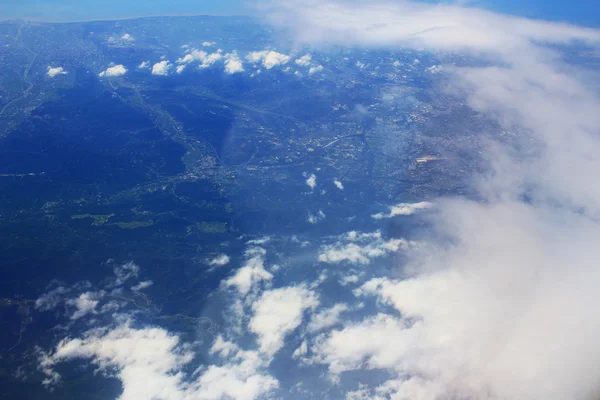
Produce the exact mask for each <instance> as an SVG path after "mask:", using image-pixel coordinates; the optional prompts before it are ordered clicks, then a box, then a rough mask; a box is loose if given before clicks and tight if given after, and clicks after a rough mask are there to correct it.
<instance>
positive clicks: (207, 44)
mask: <svg viewBox="0 0 600 400" xmlns="http://www.w3.org/2000/svg"><path fill="white" fill-rule="evenodd" d="M216 44H217V43H216V42H202V46H204V47H212V46H214V45H216Z"/></svg>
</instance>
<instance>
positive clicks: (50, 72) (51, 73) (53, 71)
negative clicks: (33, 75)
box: [46, 66, 67, 78]
mask: <svg viewBox="0 0 600 400" xmlns="http://www.w3.org/2000/svg"><path fill="white" fill-rule="evenodd" d="M46 75H47V76H48V77H49V78H54V77H55V76H58V75H67V71H65V69H64V68H63V67H51V66H48V68H47V69H46Z"/></svg>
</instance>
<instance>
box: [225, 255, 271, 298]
mask: <svg viewBox="0 0 600 400" xmlns="http://www.w3.org/2000/svg"><path fill="white" fill-rule="evenodd" d="M251 250H252V251H250V252H249V253H248V255H249V256H250V258H249V259H248V260H246V262H245V263H244V265H243V266H242V267H241V268H240V269H239V270H237V272H236V273H235V275H233V276H232V277H231V278H228V279H226V280H225V281H224V282H223V285H225V286H228V287H231V286H232V287H235V288H236V289H237V291H238V292H239V293H240V294H241V295H242V296H245V295H247V294H248V293H249V292H250V290H251V289H252V288H253V287H254V286H256V285H257V284H258V283H260V282H261V281H270V280H271V279H273V274H271V273H270V272H268V271H267V270H266V269H265V258H264V257H265V254H267V252H266V251H265V250H264V249H262V248H260V247H256V248H253V249H251Z"/></svg>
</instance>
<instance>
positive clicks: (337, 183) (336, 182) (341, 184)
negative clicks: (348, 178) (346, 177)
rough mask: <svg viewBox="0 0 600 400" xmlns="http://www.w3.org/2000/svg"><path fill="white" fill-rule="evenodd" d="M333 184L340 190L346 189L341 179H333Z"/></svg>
mask: <svg viewBox="0 0 600 400" xmlns="http://www.w3.org/2000/svg"><path fill="white" fill-rule="evenodd" d="M333 184H334V185H335V187H337V188H338V189H340V190H344V184H343V183H342V182H340V181H339V180H337V179H335V180H334V181H333Z"/></svg>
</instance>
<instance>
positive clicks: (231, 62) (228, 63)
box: [225, 52, 244, 75]
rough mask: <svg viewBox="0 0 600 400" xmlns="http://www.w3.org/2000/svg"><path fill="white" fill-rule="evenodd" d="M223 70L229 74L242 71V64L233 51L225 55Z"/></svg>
mask: <svg viewBox="0 0 600 400" xmlns="http://www.w3.org/2000/svg"><path fill="white" fill-rule="evenodd" d="M225 72H226V73H228V74H230V75H231V74H236V73H239V72H244V64H243V63H242V60H240V58H239V57H238V55H237V54H236V53H235V52H233V53H229V54H226V55H225Z"/></svg>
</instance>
